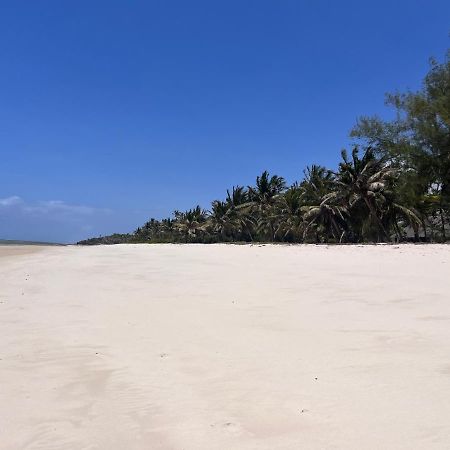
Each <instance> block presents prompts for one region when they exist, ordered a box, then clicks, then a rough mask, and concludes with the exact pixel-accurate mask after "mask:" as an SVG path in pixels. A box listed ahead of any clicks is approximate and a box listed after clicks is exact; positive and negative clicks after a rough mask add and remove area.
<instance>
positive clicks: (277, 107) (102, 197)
mask: <svg viewBox="0 0 450 450" xmlns="http://www.w3.org/2000/svg"><path fill="white" fill-rule="evenodd" d="M449 17H450V2H448V1H440V0H429V1H414V0H413V1H397V2H392V1H384V0H382V1H377V2H361V1H340V2H325V1H299V0H297V1H288V0H286V1H242V0H240V1H234V0H228V1H226V2H225V1H220V2H219V1H191V2H187V1H170V2H168V1H140V2H137V1H128V2H116V1H89V2H87V1H77V2H61V1H40V2H35V1H17V2H2V4H1V5H0V41H1V42H2V45H1V50H0V56H1V63H2V64H1V70H0V155H1V164H0V238H6V239H31V240H50V241H60V242H73V241H76V240H79V239H82V238H85V237H88V236H93V235H99V234H103V235H104V234H109V233H111V232H114V231H118V232H125V231H131V230H133V229H134V228H136V227H137V226H138V225H140V224H142V223H143V222H144V221H145V220H147V219H148V218H150V217H151V216H154V217H157V218H161V217H164V216H168V215H170V213H171V212H172V211H173V210H174V209H186V208H190V207H192V206H194V205H195V204H197V203H199V204H200V205H202V206H203V207H209V204H210V202H211V200H213V199H216V198H222V197H224V194H225V192H226V189H227V188H229V187H231V186H232V185H236V184H243V185H247V184H251V183H253V182H254V179H255V177H256V175H257V174H259V173H261V172H262V171H263V170H265V169H267V170H269V171H270V172H273V173H277V174H279V175H282V176H284V177H285V178H286V179H287V180H288V182H292V181H294V180H296V179H299V178H301V176H302V171H303V169H304V167H305V166H306V165H308V164H312V163H319V164H324V165H327V166H330V167H331V168H334V167H336V165H337V162H338V160H339V152H340V149H341V148H343V147H348V146H349V144H350V140H349V138H348V132H349V130H350V128H351V127H352V126H353V124H354V123H355V120H356V118H357V117H358V116H359V115H363V114H379V115H381V116H384V117H390V116H392V111H389V110H388V109H386V108H385V106H384V93H385V92H387V91H394V90H405V89H408V88H409V89H413V90H414V89H417V88H419V87H420V82H421V80H422V78H423V76H424V75H425V74H426V72H427V69H428V58H429V57H430V56H435V57H437V58H438V59H442V58H443V56H444V54H445V51H446V49H447V48H448V46H449V45H448V44H449V38H448V33H449V31H450V22H449V20H448V19H449Z"/></svg>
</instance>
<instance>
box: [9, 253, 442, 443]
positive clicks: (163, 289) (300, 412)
mask: <svg viewBox="0 0 450 450" xmlns="http://www.w3.org/2000/svg"><path fill="white" fill-rule="evenodd" d="M25 249H26V248H24V247H21V249H19V250H17V247H16V248H15V249H13V248H12V247H8V248H6V249H5V248H0V254H2V253H5V252H8V254H7V255H4V256H3V257H2V258H0V330H1V336H0V338H1V339H0V386H1V389H0V448H1V449H3V450H4V449H46V450H48V449H58V450H60V449H77V450H78V449H107V450H111V449H113V450H115V449H117V450H124V449H127V450H132V449H150V450H159V449H164V450H165V449H175V450H202V449H205V450H214V449H220V450H230V449H231V450H233V449H239V450H246V449H258V450H259V449H270V450H274V449H276V450H278V449H295V450H298V449H303V450H304V449H320V450H324V449H345V450H353V449H354V450H361V449H365V450H371V449H374V450H375V449H383V450H384V449H405V450H412V449H423V450H425V449H426V450H430V449H448V448H450V289H449V287H450V247H449V246H444V245H429V246H421V245H418V246H413V245H401V246H342V247H332V246H329V247H327V246H270V245H266V246H257V245H255V246H249V245H247V246H243V245H242V246H240V245H118V246H110V247H39V248H36V247H34V248H33V249H32V250H31V252H29V253H27V252H26V250H25Z"/></svg>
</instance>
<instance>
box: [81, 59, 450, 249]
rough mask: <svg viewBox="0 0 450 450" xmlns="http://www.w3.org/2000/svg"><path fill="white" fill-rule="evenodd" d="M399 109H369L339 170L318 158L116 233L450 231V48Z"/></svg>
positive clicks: (367, 238) (374, 235)
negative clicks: (288, 173)
mask: <svg viewBox="0 0 450 450" xmlns="http://www.w3.org/2000/svg"><path fill="white" fill-rule="evenodd" d="M387 103H388V104H391V105H392V106H394V107H395V109H396V111H397V114H396V119H395V120H392V121H383V120H382V119H380V118H379V117H376V116H372V117H361V118H360V119H359V120H358V122H357V124H356V126H355V127H354V128H353V130H352V131H351V137H352V138H355V139H357V140H358V141H359V142H361V148H362V151H361V152H358V148H357V147H355V148H354V150H353V151H352V153H351V155H348V154H347V153H346V152H345V151H343V152H342V160H341V162H340V164H339V166H338V169H337V170H336V171H332V170H329V169H326V168H325V167H321V166H317V165H313V166H311V167H308V168H307V169H306V170H305V171H304V177H303V179H302V180H301V181H300V182H298V183H294V184H292V185H290V186H287V185H286V182H285V180H284V179H283V178H282V177H280V176H277V175H272V176H270V175H269V173H268V172H264V173H262V174H261V175H260V176H258V177H257V178H256V183H255V185H254V186H248V187H243V186H236V187H233V188H232V189H231V190H230V191H227V196H226V198H225V199H224V200H215V201H213V202H212V204H211V207H210V210H209V211H206V210H204V209H202V208H201V207H200V206H196V207H195V208H193V209H190V210H188V211H184V212H180V211H175V213H174V215H173V217H171V218H168V219H164V220H155V219H151V220H150V221H149V222H147V223H146V224H145V225H144V226H142V227H140V228H138V229H137V230H136V231H135V232H134V233H132V234H125V235H118V234H115V235H111V236H106V237H100V238H93V239H88V240H87V241H83V242H81V243H83V244H97V243H117V242H205V243H207V242H235V241H244V242H252V241H265V242H334V243H343V242H392V241H402V240H405V239H414V240H419V239H420V240H425V241H446V240H447V239H448V238H449V236H450V51H449V52H448V54H447V57H446V59H445V61H444V62H443V63H441V64H439V63H438V62H437V61H434V60H432V61H431V67H430V71H429V73H428V74H427V76H426V77H425V79H424V83H423V87H422V89H421V90H419V91H418V92H406V93H404V94H401V93H396V94H393V95H389V96H388V97H387Z"/></svg>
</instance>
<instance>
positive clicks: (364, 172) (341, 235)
mask: <svg viewBox="0 0 450 450" xmlns="http://www.w3.org/2000/svg"><path fill="white" fill-rule="evenodd" d="M400 175H401V173H400V170H399V169H398V168H396V167H394V166H393V165H392V164H391V163H390V162H388V161H387V160H385V159H384V158H382V157H378V156H377V155H376V154H375V152H374V151H373V150H372V149H371V148H366V149H365V150H364V152H363V154H362V156H360V155H359V152H358V149H357V148H355V149H354V150H353V152H352V155H351V157H349V156H348V155H347V153H346V152H345V151H343V152H342V162H341V163H340V164H339V169H338V171H337V172H333V171H331V170H328V169H326V168H324V167H321V166H317V165H313V166H311V167H308V168H307V169H306V170H305V171H304V178H303V180H302V181H301V182H296V183H294V184H293V185H291V186H286V182H285V180H284V179H283V178H282V177H280V176H277V175H272V176H270V175H269V173H268V172H267V171H265V172H263V173H262V174H261V175H260V176H258V177H257V178H256V183H255V185H254V186H249V187H247V188H245V187H243V186H236V187H233V188H232V190H231V191H230V190H229V191H227V196H226V198H225V200H215V201H213V202H212V204H211V209H210V210H209V211H206V210H204V209H202V208H201V207H200V206H196V207H195V208H193V209H190V210H188V211H184V212H180V211H175V212H174V215H173V218H168V219H164V220H161V221H158V220H155V219H151V220H150V221H149V222H147V223H146V224H145V225H144V226H142V227H140V228H138V229H137V230H136V231H135V232H134V233H133V235H132V236H131V237H130V239H131V240H133V241H138V242H204V243H209V242H236V241H244V242H252V241H264V242H334V243H342V242H364V241H370V242H388V241H393V240H396V241H399V240H404V239H406V238H407V236H408V231H411V232H412V233H414V232H415V233H416V235H417V233H418V231H419V229H420V227H424V226H425V218H423V217H421V216H420V213H419V211H416V210H415V209H414V208H411V207H408V206H407V205H404V204H402V203H401V200H400V199H399V198H398V197H399V196H398V195H396V187H397V183H398V180H399V177H400Z"/></svg>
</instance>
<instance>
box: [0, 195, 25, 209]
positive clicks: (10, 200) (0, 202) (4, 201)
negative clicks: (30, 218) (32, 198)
mask: <svg viewBox="0 0 450 450" xmlns="http://www.w3.org/2000/svg"><path fill="white" fill-rule="evenodd" d="M21 203H22V199H21V198H20V197H18V196H17V195H13V196H11V197H6V198H0V207H1V206H4V207H7V206H14V205H19V204H21Z"/></svg>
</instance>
